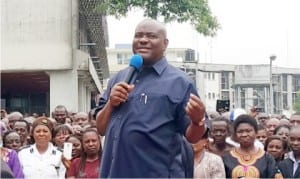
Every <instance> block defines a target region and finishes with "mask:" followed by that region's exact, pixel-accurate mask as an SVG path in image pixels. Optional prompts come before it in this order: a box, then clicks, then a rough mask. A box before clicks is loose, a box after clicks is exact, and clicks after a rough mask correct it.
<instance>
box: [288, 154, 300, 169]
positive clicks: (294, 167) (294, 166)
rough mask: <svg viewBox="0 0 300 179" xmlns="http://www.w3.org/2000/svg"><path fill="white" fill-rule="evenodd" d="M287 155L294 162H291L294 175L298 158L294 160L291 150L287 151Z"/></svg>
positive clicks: (297, 165)
mask: <svg viewBox="0 0 300 179" xmlns="http://www.w3.org/2000/svg"><path fill="white" fill-rule="evenodd" d="M288 157H289V159H291V160H292V161H293V163H294V164H293V175H295V173H296V170H297V168H298V167H299V162H300V160H298V161H296V158H295V156H294V153H293V152H289V153H288Z"/></svg>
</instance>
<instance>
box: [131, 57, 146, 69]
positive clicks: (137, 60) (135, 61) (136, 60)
mask: <svg viewBox="0 0 300 179" xmlns="http://www.w3.org/2000/svg"><path fill="white" fill-rule="evenodd" d="M142 65H143V57H142V56H141V55H139V54H135V55H133V56H132V57H131V60H130V63H129V66H132V67H134V68H135V69H137V70H138V69H140V68H141V67H142Z"/></svg>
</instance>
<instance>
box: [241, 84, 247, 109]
mask: <svg viewBox="0 0 300 179" xmlns="http://www.w3.org/2000/svg"><path fill="white" fill-rule="evenodd" d="M245 96H246V93H245V89H244V88H241V108H243V109H245V108H246V99H245Z"/></svg>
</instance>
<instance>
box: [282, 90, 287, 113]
mask: <svg viewBox="0 0 300 179" xmlns="http://www.w3.org/2000/svg"><path fill="white" fill-rule="evenodd" d="M282 105H283V109H288V97H287V93H282Z"/></svg>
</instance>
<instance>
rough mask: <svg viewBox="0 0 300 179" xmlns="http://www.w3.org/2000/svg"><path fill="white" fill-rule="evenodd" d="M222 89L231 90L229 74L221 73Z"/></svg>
mask: <svg viewBox="0 0 300 179" xmlns="http://www.w3.org/2000/svg"><path fill="white" fill-rule="evenodd" d="M221 89H229V73H228V72H222V73H221Z"/></svg>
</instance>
